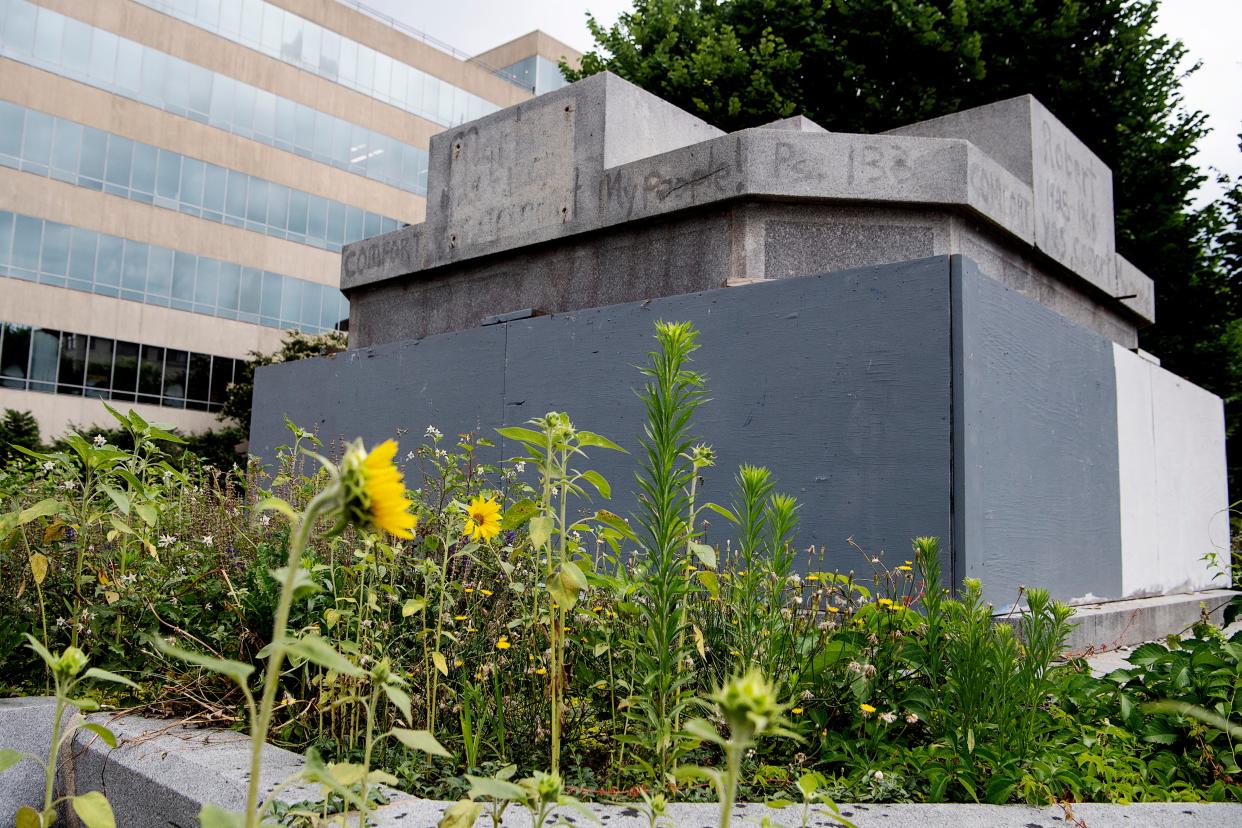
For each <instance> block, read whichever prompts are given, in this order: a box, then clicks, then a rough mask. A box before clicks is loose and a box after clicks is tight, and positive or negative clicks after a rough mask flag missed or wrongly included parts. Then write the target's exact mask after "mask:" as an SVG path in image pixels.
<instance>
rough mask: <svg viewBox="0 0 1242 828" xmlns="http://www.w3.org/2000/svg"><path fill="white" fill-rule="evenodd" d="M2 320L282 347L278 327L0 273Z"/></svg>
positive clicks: (223, 349)
mask: <svg viewBox="0 0 1242 828" xmlns="http://www.w3.org/2000/svg"><path fill="white" fill-rule="evenodd" d="M0 321H3V322H14V323H17V324H20V325H33V326H35V327H39V328H53V329H55V330H60V331H69V332H71V333H82V334H90V335H92V336H106V337H109V338H110V339H124V340H127V341H129V342H140V343H142V344H144V345H159V346H162V347H165V348H178V349H181V350H187V351H196V352H198V353H201V354H212V355H214V356H224V357H233V358H235V359H244V358H245V357H246V356H247V355H249V353H250V352H251V351H260V352H271V351H276V350H279V348H280V342H281V339H283V338H284V334H285V332H284V331H282V330H279V329H277V328H268V327H265V326H262V325H252V324H250V323H248V322H236V321H234V320H232V319H217V318H216V317H214V316H206V315H204V314H201V313H191V312H189V311H183V310H174V309H172V308H161V307H159V306H158V305H147V304H144V303H142V302H132V301H130V300H128V299H113V298H111V297H108V296H97V295H96V294H94V293H85V292H83V291H80V290H70V289H69V288H60V287H52V286H51V285H37V284H34V283H31V282H23V281H21V280H19V279H10V278H7V277H0Z"/></svg>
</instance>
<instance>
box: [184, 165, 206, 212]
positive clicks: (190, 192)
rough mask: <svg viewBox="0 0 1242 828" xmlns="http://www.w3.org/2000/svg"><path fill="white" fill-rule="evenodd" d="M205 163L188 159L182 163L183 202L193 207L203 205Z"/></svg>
mask: <svg viewBox="0 0 1242 828" xmlns="http://www.w3.org/2000/svg"><path fill="white" fill-rule="evenodd" d="M203 166H204V165H203V162H202V161H199V160H197V159H194V158H186V159H184V160H183V161H182V163H181V201H182V202H183V203H185V204H189V205H191V206H193V207H199V206H201V205H202V203H203V178H204V169H203Z"/></svg>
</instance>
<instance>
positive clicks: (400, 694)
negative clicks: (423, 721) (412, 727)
mask: <svg viewBox="0 0 1242 828" xmlns="http://www.w3.org/2000/svg"><path fill="white" fill-rule="evenodd" d="M384 695H386V696H388V700H389V701H390V702H392V704H393V707H395V708H397V709H398V710H400V711H401V715H402V716H405V720H406V721H407V722H413V721H414V717H413V716H411V715H410V694H409V693H407V692H405V691H404V690H402V689H401V688H400V687H393V686H392V685H391V684H385V685H384Z"/></svg>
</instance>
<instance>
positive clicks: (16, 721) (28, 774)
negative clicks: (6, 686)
mask: <svg viewBox="0 0 1242 828" xmlns="http://www.w3.org/2000/svg"><path fill="white" fill-rule="evenodd" d="M55 710H56V700H55V699H53V698H51V697H50V696H29V697H26V698H17V699H0V748H12V749H13V750H19V751H21V752H22V753H33V754H35V755H36V756H39V757H42V758H43V760H44V761H46V760H47V752H48V749H49V748H50V747H51V733H52V716H53V714H54V713H55ZM65 718H66V719H68V718H69V716H68V714H66V717H65ZM44 778H45V777H44V775H43V766H42V765H39V764H37V763H35V762H31V761H29V760H24V761H22V762H20V763H18V764H17V765H14V766H13V767H11V768H9V769H8V770H7V771H5V772H4V773H3V774H0V828H8V826H11V825H12V824H13V815H14V814H15V813H17V809H18V808H20V807H21V806H22V805H29V806H30V807H31V808H34V809H35V810H39V809H41V808H42V807H43V784H44Z"/></svg>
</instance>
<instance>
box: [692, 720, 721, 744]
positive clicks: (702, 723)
mask: <svg viewBox="0 0 1242 828" xmlns="http://www.w3.org/2000/svg"><path fill="white" fill-rule="evenodd" d="M685 731H686V733H688V734H690V735H691V736H693V737H694V738H696V739H700V740H702V741H704V742H711V743H712V744H714V745H723V744H724V743H725V740H724V739H723V738H721V736H720V734H719V733H717V732H716V728H714V727H712V723H711V722H709V721H707V720H706V719H691V720H690V721H688V722H686V724H685Z"/></svg>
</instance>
